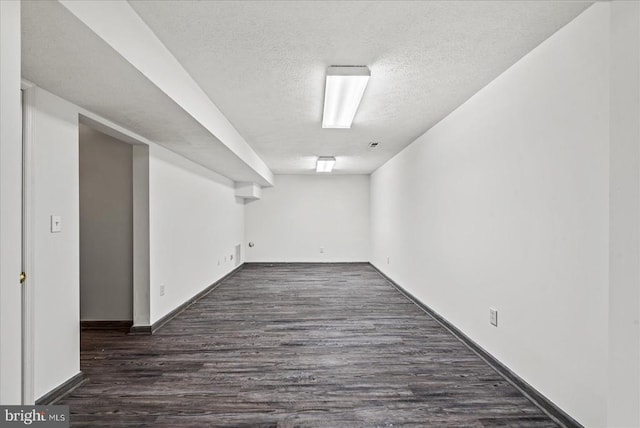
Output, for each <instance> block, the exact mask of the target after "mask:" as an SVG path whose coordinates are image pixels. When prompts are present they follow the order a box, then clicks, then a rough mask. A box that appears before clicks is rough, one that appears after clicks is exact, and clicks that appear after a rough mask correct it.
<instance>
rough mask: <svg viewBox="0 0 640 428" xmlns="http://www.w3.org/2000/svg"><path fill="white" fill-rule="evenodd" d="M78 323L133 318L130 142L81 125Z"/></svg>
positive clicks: (131, 163) (131, 169)
mask: <svg viewBox="0 0 640 428" xmlns="http://www.w3.org/2000/svg"><path fill="white" fill-rule="evenodd" d="M79 144H80V146H79V147H80V319H81V320H133V177H132V174H133V168H132V165H133V158H132V151H133V150H132V148H133V146H132V145H131V144H127V143H124V142H122V141H119V140H117V139H115V138H113V137H110V136H108V135H106V134H103V133H101V132H98V131H95V130H93V129H91V128H90V127H88V126H87V125H83V124H80V141H79Z"/></svg>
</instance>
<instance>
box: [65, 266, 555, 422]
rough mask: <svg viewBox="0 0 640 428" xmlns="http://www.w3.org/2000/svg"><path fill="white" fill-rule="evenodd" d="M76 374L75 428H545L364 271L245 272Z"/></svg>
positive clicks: (101, 348)
mask: <svg viewBox="0 0 640 428" xmlns="http://www.w3.org/2000/svg"><path fill="white" fill-rule="evenodd" d="M81 365H82V370H83V371H84V372H85V375H86V376H87V377H88V378H89V381H88V382H86V383H85V384H84V385H82V386H80V387H79V388H78V389H76V390H75V391H73V392H72V393H71V394H70V395H69V396H67V397H65V399H64V400H62V401H60V402H58V403H56V404H66V405H69V406H70V407H71V414H72V415H71V421H72V426H74V427H81V426H91V427H143V426H149V427H151V426H153V427H194V428H195V427H294V426H295V427H298V426H301V427H302V426H304V427H392V426H393V427H395V426H413V427H418V426H420V427H496V426H504V427H554V426H556V424H555V423H554V422H553V421H552V420H551V419H549V418H548V417H547V416H546V415H545V414H544V413H543V412H542V411H541V410H539V409H538V408H537V407H536V406H535V405H533V404H532V403H531V402H530V401H528V400H527V399H526V398H525V397H524V396H523V395H522V394H521V393H520V392H519V391H517V390H516V389H515V388H514V387H513V386H512V385H511V384H509V383H508V382H507V381H506V380H504V379H503V378H502V377H501V376H500V375H498V374H497V373H496V372H494V371H493V370H492V369H491V368H490V367H489V366H488V365H487V364H486V363H485V362H484V361H482V360H481V359H480V358H479V357H478V356H476V354H474V353H473V352H472V351H470V350H469V349H468V348H467V347H465V346H464V345H463V344H462V343H460V342H459V341H458V340H457V339H456V338H455V337H453V336H452V335H451V334H450V333H449V332H448V331H446V330H445V329H444V328H443V327H441V326H440V325H439V324H438V323H437V322H435V321H434V320H433V319H431V318H430V317H429V316H428V315H426V314H425V313H424V312H423V311H422V310H421V309H419V308H418V307H417V306H415V305H414V304H413V303H412V302H411V301H409V300H407V299H406V298H405V297H404V296H403V295H402V294H400V293H399V292H398V291H397V290H395V289H394V288H393V287H392V286H391V285H390V284H389V283H388V282H387V281H386V280H385V279H383V278H382V277H381V276H380V275H379V274H378V273H377V272H376V271H375V270H374V269H373V268H372V267H371V266H369V265H367V264H276V265H273V266H269V265H246V266H245V267H244V268H243V269H242V270H240V271H239V272H237V273H236V274H234V275H233V276H231V277H230V278H228V279H227V280H225V281H224V282H223V283H222V284H221V285H220V286H219V287H218V288H217V289H216V290H214V291H213V292H212V293H210V294H208V295H207V296H206V297H204V298H203V299H202V300H200V301H199V302H197V303H196V304H194V305H193V306H191V307H190V308H188V309H187V310H186V311H184V312H183V313H182V314H180V315H179V316H178V317H176V318H175V319H174V320H172V321H170V322H169V323H168V324H166V325H165V326H164V327H163V328H162V329H160V330H159V331H158V332H157V333H156V334H154V335H153V336H130V335H127V334H126V333H124V332H105V331H83V333H82V359H81Z"/></svg>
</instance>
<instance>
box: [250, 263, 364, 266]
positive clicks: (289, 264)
mask: <svg viewBox="0 0 640 428" xmlns="http://www.w3.org/2000/svg"><path fill="white" fill-rule="evenodd" d="M370 264H371V263H369V262H246V263H245V265H247V266H260V267H271V266H291V265H367V266H368V265H370Z"/></svg>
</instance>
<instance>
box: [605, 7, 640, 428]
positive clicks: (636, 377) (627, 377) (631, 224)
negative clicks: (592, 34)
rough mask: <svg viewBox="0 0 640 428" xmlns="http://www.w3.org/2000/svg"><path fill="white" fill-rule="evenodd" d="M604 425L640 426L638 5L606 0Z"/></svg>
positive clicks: (639, 84) (639, 21) (639, 103)
mask: <svg viewBox="0 0 640 428" xmlns="http://www.w3.org/2000/svg"><path fill="white" fill-rule="evenodd" d="M610 55H611V94H610V103H611V110H610V111H611V129H610V138H611V148H610V171H611V175H610V180H611V183H610V189H611V199H610V201H611V202H610V208H609V209H610V216H611V217H610V234H611V237H610V240H611V241H610V242H611V248H610V277H609V278H610V284H609V370H610V371H609V405H608V426H611V427H631V426H634V427H637V426H640V328H639V327H640V326H639V319H640V306H639V305H640V248H639V244H640V3H639V2H617V1H616V2H612V3H611V52H610Z"/></svg>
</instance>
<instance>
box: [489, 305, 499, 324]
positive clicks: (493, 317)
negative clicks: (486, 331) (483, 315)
mask: <svg viewBox="0 0 640 428" xmlns="http://www.w3.org/2000/svg"><path fill="white" fill-rule="evenodd" d="M489 322H490V323H491V325H492V326H494V327H497V326H498V310H497V309H493V308H489Z"/></svg>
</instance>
